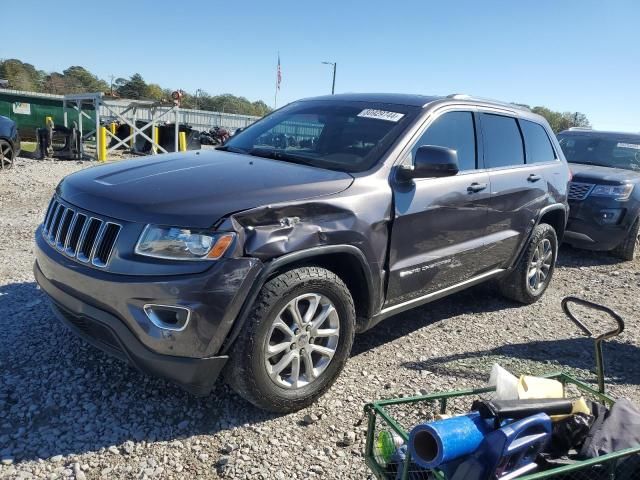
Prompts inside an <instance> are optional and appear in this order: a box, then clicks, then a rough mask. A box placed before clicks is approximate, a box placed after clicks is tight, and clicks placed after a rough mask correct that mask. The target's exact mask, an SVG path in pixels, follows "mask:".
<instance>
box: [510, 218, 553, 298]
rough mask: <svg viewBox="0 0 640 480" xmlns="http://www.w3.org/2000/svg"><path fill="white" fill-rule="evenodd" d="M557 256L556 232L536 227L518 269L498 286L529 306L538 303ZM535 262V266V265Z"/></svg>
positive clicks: (548, 228) (546, 285)
mask: <svg viewBox="0 0 640 480" xmlns="http://www.w3.org/2000/svg"><path fill="white" fill-rule="evenodd" d="M557 256H558V237H557V236H556V231H555V229H554V228H553V227H552V226H551V225H549V224H546V223H541V224H539V225H537V226H536V227H535V229H534V230H533V233H532V235H531V238H530V240H529V244H528V245H527V248H526V250H525V251H524V253H523V255H522V258H521V259H520V261H519V262H518V265H517V266H516V268H515V269H514V270H513V271H512V272H511V273H510V274H509V275H507V276H506V277H504V278H502V279H501V280H500V281H499V282H498V288H499V289H500V293H502V295H504V296H505V297H507V298H509V299H511V300H515V301H516V302H520V303H523V304H526V305H529V304H531V303H534V302H536V301H537V300H538V299H539V298H540V297H542V295H543V294H544V292H545V290H546V289H547V287H548V286H549V283H550V282H551V277H552V276H553V271H554V269H555V265H556V258H557ZM540 258H542V261H540V260H539V259H540ZM545 259H548V262H546V261H545ZM532 262H536V265H535V266H534V265H533V263H532ZM545 265H546V267H545ZM534 268H535V271H534V270H533V269H534ZM532 272H533V276H532V275H531V273H532ZM543 276H544V277H543Z"/></svg>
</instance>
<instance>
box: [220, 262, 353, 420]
mask: <svg viewBox="0 0 640 480" xmlns="http://www.w3.org/2000/svg"><path fill="white" fill-rule="evenodd" d="M354 325H355V311H354V306H353V299H352V298H351V294H350V293H349V290H348V289H347V287H346V285H345V284H344V283H343V282H342V280H341V279H340V278H339V277H338V276H337V275H336V274H335V273H333V272H331V271H329V270H325V269H323V268H318V267H302V268H297V269H294V270H290V271H288V272H285V273H283V274H281V275H279V276H277V277H275V278H274V279H272V280H270V281H269V282H267V283H266V284H265V285H264V287H263V288H262V290H261V292H260V295H259V296H258V299H257V300H256V303H255V306H254V308H253V311H252V312H251V314H250V316H249V318H248V319H247V323H246V326H245V328H244V329H243V331H242V333H241V334H240V336H239V337H238V339H237V340H236V341H235V344H234V348H233V352H232V354H231V359H230V360H229V366H228V368H227V372H226V377H227V381H228V383H229V384H230V385H231V386H232V387H233V389H234V390H235V391H236V392H238V393H239V394H240V395H241V396H243V397H244V398H245V399H247V400H248V401H250V402H251V403H253V404H254V405H256V406H258V407H260V408H263V409H265V410H270V411H273V412H292V411H295V410H299V409H300V408H303V407H306V406H308V405H310V404H311V403H313V402H314V401H315V400H316V399H317V398H318V397H319V396H321V395H322V394H323V393H324V392H325V391H326V390H327V389H328V388H329V387H330V386H331V385H332V384H333V382H334V381H335V379H336V378H337V376H338V374H339V373H340V371H341V370H342V368H343V366H344V364H345V362H346V360H347V358H348V357H349V353H350V351H351V345H352V344H353V335H354V331H355V328H354Z"/></svg>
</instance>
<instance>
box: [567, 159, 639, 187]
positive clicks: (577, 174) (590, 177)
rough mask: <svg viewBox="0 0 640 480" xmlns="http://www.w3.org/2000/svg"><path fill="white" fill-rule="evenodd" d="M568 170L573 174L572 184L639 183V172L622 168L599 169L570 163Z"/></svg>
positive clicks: (597, 166) (595, 166)
mask: <svg viewBox="0 0 640 480" xmlns="http://www.w3.org/2000/svg"><path fill="white" fill-rule="evenodd" d="M569 168H570V169H571V173H573V179H572V180H573V181H574V182H585V183H609V184H620V183H639V182H640V172H635V171H633V170H626V169H624V168H613V167H601V166H600V165H585V164H582V163H570V164H569Z"/></svg>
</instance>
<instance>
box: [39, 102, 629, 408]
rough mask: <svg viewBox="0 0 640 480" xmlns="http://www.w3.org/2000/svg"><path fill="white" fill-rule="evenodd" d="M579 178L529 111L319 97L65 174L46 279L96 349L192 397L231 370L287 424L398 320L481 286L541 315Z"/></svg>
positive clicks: (53, 210)
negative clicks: (197, 140) (199, 141)
mask: <svg viewBox="0 0 640 480" xmlns="http://www.w3.org/2000/svg"><path fill="white" fill-rule="evenodd" d="M292 131H293V132H300V137H297V138H296V137H295V135H296V134H295V133H294V134H292V133H285V132H292ZM292 137H294V141H290V138H292ZM567 141H568V140H564V139H563V140H562V142H564V146H565V148H568V147H567V145H568V143H567ZM621 148H626V147H621ZM576 158H578V157H576ZM616 158H617V157H616ZM573 167H574V165H573V164H572V168H573ZM576 170H577V169H576ZM570 175H571V173H570V170H569V166H568V164H567V162H566V160H565V158H564V154H563V150H562V148H561V144H560V143H559V142H558V140H557V139H556V137H555V136H554V135H553V132H552V131H551V129H550V127H549V125H548V124H547V122H546V121H545V120H544V118H542V117H540V116H538V115H535V114H533V113H532V112H530V111H529V110H528V109H524V108H520V107H517V106H514V105H511V104H504V103H500V102H494V101H487V100H482V99H476V98H473V97H468V96H463V95H452V96H449V97H426V96H420V95H390V94H378V95H363V94H348V95H332V96H327V97H319V98H312V99H307V100H301V101H297V102H294V103H292V104H290V105H287V106H286V107H284V108H281V109H279V110H277V111H275V112H273V113H272V114H270V115H268V116H266V117H265V118H263V119H261V120H260V121H258V122H256V123H255V124H253V125H251V126H249V127H247V128H246V129H244V130H243V131H241V132H239V133H237V134H236V135H234V136H233V137H231V138H230V139H228V140H227V141H226V142H225V143H224V145H223V146H220V147H218V148H217V150H213V151H212V150H209V151H195V152H187V153H183V154H171V155H165V156H161V157H158V158H154V159H149V158H144V159H137V160H131V161H127V162H121V163H115V164H109V165H105V166H101V167H99V168H92V169H86V170H83V171H80V172H78V173H75V174H73V175H70V176H69V177H67V178H65V179H64V180H63V181H62V182H61V183H60V184H59V185H58V187H57V189H56V192H55V195H54V197H53V199H52V200H51V203H50V206H49V208H48V210H47V214H46V216H45V218H44V221H43V223H42V225H41V226H40V227H39V229H38V231H37V232H36V244H37V249H36V252H37V253H36V262H35V266H34V272H35V277H36V279H37V281H38V283H39V284H40V286H41V287H42V289H43V290H44V291H45V292H46V293H47V294H48V295H49V296H50V297H51V300H52V305H53V310H54V312H55V313H56V315H57V316H58V317H59V318H60V319H61V320H62V321H63V322H64V323H66V324H67V325H68V326H69V327H70V328H71V329H72V330H74V331H75V332H76V333H77V334H78V335H80V336H82V337H84V338H85V339H87V340H88V341H89V342H91V343H93V344H95V345H96V346H98V347H99V348H101V349H103V350H105V351H107V352H109V353H111V354H113V355H116V356H118V357H120V358H122V359H125V360H127V361H129V362H130V363H132V364H133V365H135V366H137V367H138V368H140V369H141V370H143V371H145V372H147V373H150V374H154V375H160V376H163V377H165V378H168V379H170V380H172V381H174V382H176V383H178V384H179V385H181V386H183V387H184V388H185V389H187V390H189V391H191V392H193V393H196V394H206V393H207V392H209V391H210V390H211V388H212V386H213V384H214V382H215V380H216V378H217V377H218V376H219V375H220V374H224V375H225V377H226V379H227V381H228V382H229V383H230V384H231V385H232V386H233V388H234V389H235V390H236V391H238V392H239V393H240V394H241V395H242V396H244V397H245V398H247V399H248V400H249V401H251V402H252V403H254V404H255V405H257V406H259V407H261V408H265V409H268V410H272V411H278V412H286V411H292V410H297V409H299V408H302V407H304V406H307V405H309V404H310V403H312V402H313V401H314V400H315V399H316V398H318V396H320V395H322V393H323V392H324V391H326V389H328V388H329V387H330V386H331V384H332V383H333V382H334V380H335V379H336V377H337V375H338V374H339V372H340V371H341V369H342V368H343V366H344V363H345V362H346V360H347V358H348V357H349V352H350V350H351V346H352V343H353V339H354V334H355V333H358V332H362V331H365V330H367V329H369V328H372V327H373V326H375V325H376V324H377V323H378V322H380V321H382V320H384V319H387V318H389V317H392V316H393V315H395V314H397V313H400V312H402V311H405V310H408V309H410V308H414V307H417V306H420V305H424V304H426V303H428V302H431V301H433V300H436V299H439V298H442V297H444V296H446V295H450V294H452V293H454V292H458V291H460V290H462V289H465V288H468V287H471V286H473V285H477V284H479V283H482V282H485V281H488V280H493V281H494V284H495V285H496V286H497V289H498V290H499V292H501V293H502V294H503V295H505V296H506V297H508V298H511V299H513V300H515V301H518V302H521V303H525V304H528V303H533V302H535V301H536V300H538V299H539V298H540V297H541V296H542V295H543V294H544V292H545V290H546V289H547V287H548V285H549V282H550V280H551V278H552V275H553V271H554V267H555V262H556V258H557V252H558V245H559V243H560V242H561V241H562V239H563V237H564V236H565V227H566V225H567V221H568V220H569V219H570V218H571V223H570V225H571V226H572V228H573V230H571V231H572V232H577V231H578V230H576V229H577V228H578V226H579V225H578V222H577V220H576V219H577V218H578V217H576V216H575V215H573V214H570V213H569V200H568V197H569V195H573V194H571V190H570V189H569V180H570ZM578 180H579V177H578V172H577V171H576V177H574V180H573V181H574V182H575V183H577V182H578ZM610 184H613V180H612V181H611V182H610ZM574 188H575V184H574V183H572V184H571V189H574ZM624 188H626V187H624ZM594 191H595V188H594ZM590 194H592V195H595V194H594V193H593V192H590ZM603 196H604V195H603ZM574 200H575V199H574ZM574 200H571V201H574ZM613 201H617V202H620V201H621V199H620V196H618V197H613ZM597 208H605V207H600V206H597ZM607 208H608V207H607ZM572 215H573V216H572ZM573 225H576V227H573ZM389 321H393V320H389Z"/></svg>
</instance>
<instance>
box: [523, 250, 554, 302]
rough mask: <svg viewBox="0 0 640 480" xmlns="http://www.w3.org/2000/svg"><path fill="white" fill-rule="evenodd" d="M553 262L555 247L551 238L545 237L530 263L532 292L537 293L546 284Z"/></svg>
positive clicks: (529, 273)
mask: <svg viewBox="0 0 640 480" xmlns="http://www.w3.org/2000/svg"><path fill="white" fill-rule="evenodd" d="M552 263H553V247H552V245H551V240H549V239H548V238H543V239H542V240H541V241H540V243H538V245H537V246H536V249H535V250H534V252H533V256H532V257H531V262H530V263H529V271H528V275H527V279H528V282H529V288H530V289H531V292H532V293H534V294H537V293H538V292H540V291H541V290H542V289H543V288H544V287H545V285H546V283H547V279H548V278H549V272H550V271H551V265H552Z"/></svg>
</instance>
